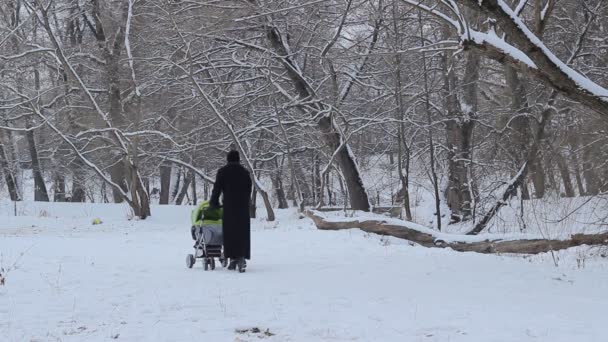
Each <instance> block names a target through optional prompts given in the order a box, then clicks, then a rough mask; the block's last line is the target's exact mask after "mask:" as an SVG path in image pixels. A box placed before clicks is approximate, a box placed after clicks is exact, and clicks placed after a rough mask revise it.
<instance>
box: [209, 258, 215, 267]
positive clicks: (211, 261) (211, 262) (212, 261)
mask: <svg viewBox="0 0 608 342" xmlns="http://www.w3.org/2000/svg"><path fill="white" fill-rule="evenodd" d="M209 264H210V266H211V270H214V269H215V258H211V260H209Z"/></svg>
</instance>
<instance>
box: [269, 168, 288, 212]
mask: <svg viewBox="0 0 608 342" xmlns="http://www.w3.org/2000/svg"><path fill="white" fill-rule="evenodd" d="M275 167H276V168H277V169H278V171H276V172H275V174H274V175H273V176H272V177H271V180H272V187H273V188H274V191H275V194H276V196H277V201H278V202H279V203H278V204H279V209H285V208H288V207H289V205H288V204H287V197H286V196H285V189H284V187H283V180H282V179H281V174H282V172H281V169H282V166H280V165H279V162H278V161H277V160H276V159H275Z"/></svg>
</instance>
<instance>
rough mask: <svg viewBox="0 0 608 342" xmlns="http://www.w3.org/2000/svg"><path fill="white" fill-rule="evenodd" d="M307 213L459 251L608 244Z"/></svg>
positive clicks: (338, 226)
mask: <svg viewBox="0 0 608 342" xmlns="http://www.w3.org/2000/svg"><path fill="white" fill-rule="evenodd" d="M305 214H306V216H307V217H309V218H310V219H311V220H312V221H313V222H314V223H315V225H316V226H317V228H318V229H321V230H342V229H354V228H358V229H361V230H363V231H365V232H368V233H374V234H379V235H388V236H393V237H396V238H400V239H404V240H408V241H411V242H414V243H417V244H419V245H421V246H424V247H436V248H451V249H453V250H455V251H458V252H477V253H485V254H491V253H516V254H539V253H545V252H550V251H558V250H562V249H567V248H571V247H576V246H582V245H589V246H597V245H604V246H605V245H608V232H604V233H598V234H573V235H571V236H570V238H569V239H567V240H558V239H527V238H518V239H505V238H487V237H486V236H479V235H478V236H470V235H459V234H446V233H440V232H436V231H433V230H431V229H430V228H427V227H424V226H421V225H418V224H415V223H411V222H406V221H401V222H396V221H395V220H394V219H392V220H390V222H389V221H387V220H384V219H365V220H358V219H357V218H346V217H345V218H339V219H331V218H327V217H325V216H323V214H322V213H320V212H318V211H314V210H308V211H306V213H305Z"/></svg>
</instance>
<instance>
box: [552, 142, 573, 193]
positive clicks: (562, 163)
mask: <svg viewBox="0 0 608 342" xmlns="http://www.w3.org/2000/svg"><path fill="white" fill-rule="evenodd" d="M555 158H556V159H557V167H558V168H559V173H560V175H561V177H562V182H563V183H564V192H565V196H566V197H574V196H575V194H574V187H573V186H572V178H571V177H570V170H569V169H568V164H567V163H566V160H565V159H564V157H563V156H562V154H561V153H560V152H559V151H556V153H555Z"/></svg>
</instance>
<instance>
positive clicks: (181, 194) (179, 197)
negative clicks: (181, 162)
mask: <svg viewBox="0 0 608 342" xmlns="http://www.w3.org/2000/svg"><path fill="white" fill-rule="evenodd" d="M192 176H193V174H192V173H191V172H189V173H188V174H187V175H184V182H183V184H182V188H181V190H180V191H179V193H178V195H177V197H176V198H175V204H177V205H181V204H182V202H183V201H184V197H186V194H187V193H188V189H190V183H191V182H192Z"/></svg>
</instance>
